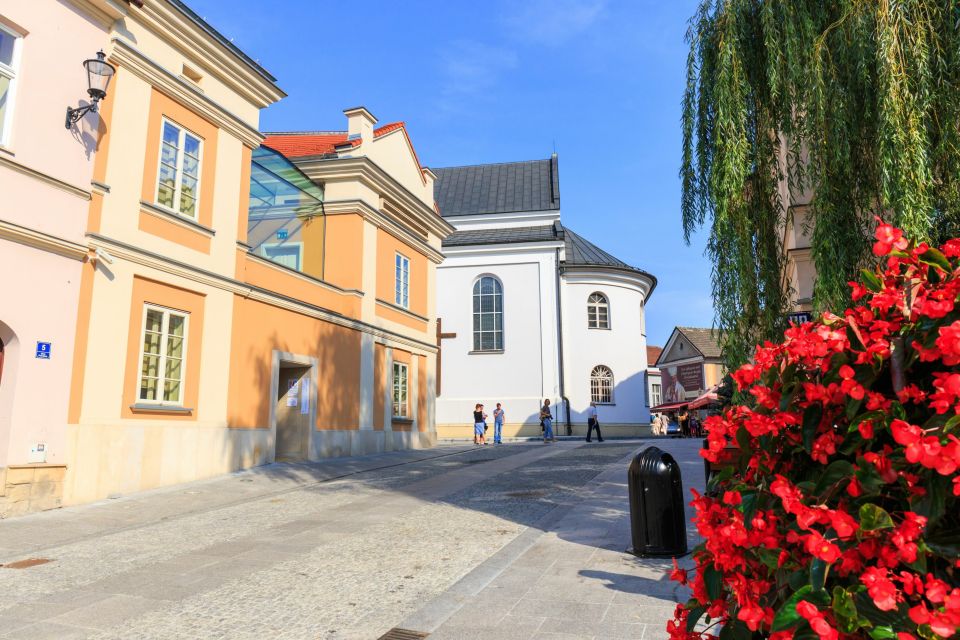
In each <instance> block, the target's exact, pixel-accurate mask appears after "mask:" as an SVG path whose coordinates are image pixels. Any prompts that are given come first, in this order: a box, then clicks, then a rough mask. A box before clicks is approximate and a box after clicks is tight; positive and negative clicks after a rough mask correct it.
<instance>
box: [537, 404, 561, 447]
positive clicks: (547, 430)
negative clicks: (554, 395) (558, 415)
mask: <svg viewBox="0 0 960 640" xmlns="http://www.w3.org/2000/svg"><path fill="white" fill-rule="evenodd" d="M540 422H541V423H542V424H543V442H544V444H546V443H547V442H556V441H557V439H556V438H555V437H554V435H553V414H552V413H550V399H549V398H547V399H545V400H544V401H543V406H542V407H541V408H540Z"/></svg>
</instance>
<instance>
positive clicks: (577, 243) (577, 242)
mask: <svg viewBox="0 0 960 640" xmlns="http://www.w3.org/2000/svg"><path fill="white" fill-rule="evenodd" d="M566 241H567V246H566V253H567V259H566V261H565V264H568V265H583V266H591V267H617V268H618V269H629V270H630V271H640V269H636V268H634V267H631V266H630V265H629V264H627V263H626V262H624V261H623V260H619V259H617V258H614V257H613V256H612V255H610V254H609V253H607V252H606V251H604V250H603V249H601V248H600V247H598V246H597V245H595V244H593V243H592V242H590V241H589V240H587V239H586V238H583V237H582V236H579V235H577V234H576V233H574V232H573V231H571V230H570V229H569V228H568V229H566Z"/></svg>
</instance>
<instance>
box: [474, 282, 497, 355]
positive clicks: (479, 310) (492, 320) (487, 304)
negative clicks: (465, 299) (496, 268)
mask: <svg viewBox="0 0 960 640" xmlns="http://www.w3.org/2000/svg"><path fill="white" fill-rule="evenodd" d="M473 350H474V351H502V350H503V285H501V284H500V281H499V280H497V279H496V278H494V277H493V276H483V277H481V278H480V279H479V280H477V281H476V282H475V283H474V285H473Z"/></svg>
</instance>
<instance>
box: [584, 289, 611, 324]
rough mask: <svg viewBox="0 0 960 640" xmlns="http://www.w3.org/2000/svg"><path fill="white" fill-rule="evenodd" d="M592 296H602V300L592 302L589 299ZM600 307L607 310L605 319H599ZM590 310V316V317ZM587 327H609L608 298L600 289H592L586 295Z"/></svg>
mask: <svg viewBox="0 0 960 640" xmlns="http://www.w3.org/2000/svg"><path fill="white" fill-rule="evenodd" d="M594 296H600V297H601V298H603V302H599V301H598V302H594V301H593V300H591V298H593V297H594ZM600 309H606V310H607V319H606V321H604V322H601V321H600ZM591 312H592V317H591ZM587 328H588V329H610V298H608V297H607V294H605V293H603V292H602V291H594V292H593V293H591V294H590V295H589V296H587Z"/></svg>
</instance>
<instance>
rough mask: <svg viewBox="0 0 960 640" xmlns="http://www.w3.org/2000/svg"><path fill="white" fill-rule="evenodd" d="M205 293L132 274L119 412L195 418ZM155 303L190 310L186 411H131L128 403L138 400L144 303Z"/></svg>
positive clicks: (185, 393) (142, 415)
mask: <svg viewBox="0 0 960 640" xmlns="http://www.w3.org/2000/svg"><path fill="white" fill-rule="evenodd" d="M205 298H206V296H204V295H203V294H201V293H196V292H194V291H188V290H186V289H180V288H178V287H174V286H171V285H167V284H163V283H161V282H155V281H153V280H147V279H146V278H141V277H139V276H135V277H134V278H133V293H132V294H131V296H130V330H129V333H128V338H127V367H126V370H125V373H124V376H123V406H122V407H121V410H120V415H121V416H123V417H124V418H143V417H145V416H147V417H149V418H150V419H164V420H197V419H198V417H199V414H200V409H201V408H200V407H199V406H197V405H198V400H199V398H200V349H201V346H202V344H203V306H204V300H205ZM145 303H150V304H155V305H158V306H161V307H169V308H171V309H176V310H177V311H185V312H187V313H189V314H190V318H189V320H188V321H187V366H186V370H185V371H184V378H183V383H184V385H185V386H184V389H183V406H184V407H187V408H190V409H193V411H191V412H189V413H186V414H164V413H158V412H156V411H149V412H141V411H139V410H137V411H134V410H132V409H131V408H130V406H131V405H133V404H135V403H136V402H137V389H138V386H139V384H140V348H141V346H142V345H141V342H142V340H143V336H142V331H143V305H144V304H145Z"/></svg>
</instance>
